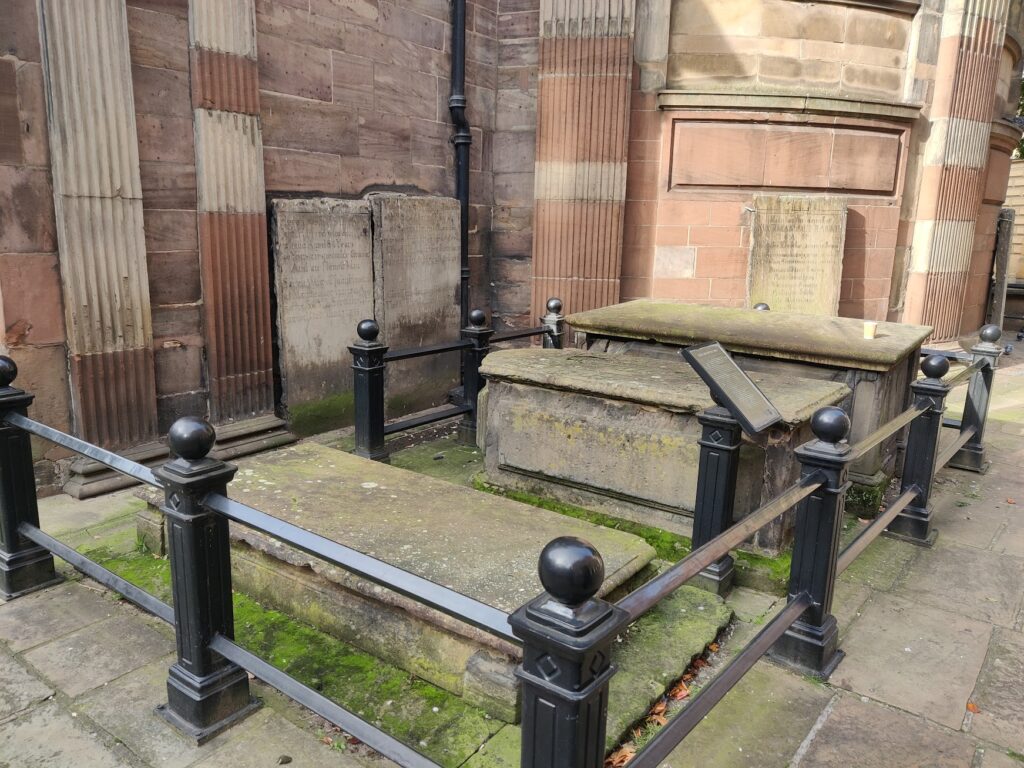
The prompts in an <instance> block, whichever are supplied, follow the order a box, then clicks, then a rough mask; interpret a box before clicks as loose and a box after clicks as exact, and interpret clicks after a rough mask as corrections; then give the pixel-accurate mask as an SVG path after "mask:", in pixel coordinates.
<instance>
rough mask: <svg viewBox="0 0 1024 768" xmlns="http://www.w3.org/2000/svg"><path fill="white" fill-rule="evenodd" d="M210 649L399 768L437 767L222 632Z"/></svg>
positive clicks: (211, 643)
mask: <svg viewBox="0 0 1024 768" xmlns="http://www.w3.org/2000/svg"><path fill="white" fill-rule="evenodd" d="M210 648H212V649H213V650H214V651H215V652H217V653H219V654H220V655H221V656H223V657H224V658H225V659H227V660H228V661H231V662H234V663H235V664H237V665H238V666H240V667H241V668H242V669H244V670H246V671H247V672H250V673H252V674H253V675H254V676H255V677H257V678H259V679H260V680H262V681H264V682H265V683H269V684H270V685H272V686H273V687H274V688H276V689H277V690H279V691H280V692H281V693H283V694H284V695H285V696H287V697H288V698H290V699H292V700H293V701H296V702H298V703H299V704H301V705H302V706H304V707H306V709H310V710H312V711H313V712H316V713H317V714H318V715H320V717H322V718H324V719H325V720H328V721H329V722H332V723H334V724H335V725H336V726H338V727H339V728H341V729H342V730H343V731H345V733H348V734H351V735H352V736H354V737H355V738H357V739H359V740H360V741H361V742H363V743H364V744H366V745H367V746H369V747H370V748H371V749H375V750H376V751H377V752H380V754H382V755H383V756H384V757H386V758H388V759H389V760H394V761H395V762H396V763H398V764H399V765H401V766H403V768H438V765H437V763H435V762H433V761H432V760H430V759H429V758H427V757H425V756H423V755H421V754H420V753H419V752H417V751H416V750H414V749H412V748H411V747H408V746H406V745H405V744H403V743H402V742H400V741H399V740H398V739H396V738H395V737H394V736H389V735H388V734H386V733H384V731H382V730H381V729H380V728H377V727H376V726H373V725H370V723H368V722H366V721H365V720H363V719H362V718H361V717H359V716H358V715H355V714H353V713H351V712H349V711H348V710H347V709H345V708H343V707H341V706H339V705H338V704H335V703H334V702H333V701H331V700H330V699H328V698H327V697H326V696H324V695H323V694H320V693H317V692H316V691H314V690H313V689H312V688H309V687H308V686H305V685H303V684H302V683H300V682H299V681H298V680H296V679H295V678H294V677H292V676H291V675H289V674H288V673H287V672H282V671H281V670H279V669H278V668H277V667H275V666H273V665H271V664H269V663H267V662H266V661H264V660H263V659H261V658H260V657H259V656H256V655H254V654H252V653H250V652H249V651H247V650H245V649H244V648H242V647H241V646H240V645H238V644H237V643H235V642H234V641H232V640H229V639H228V638H226V637H224V635H216V636H215V637H214V638H213V639H212V640H211V641H210Z"/></svg>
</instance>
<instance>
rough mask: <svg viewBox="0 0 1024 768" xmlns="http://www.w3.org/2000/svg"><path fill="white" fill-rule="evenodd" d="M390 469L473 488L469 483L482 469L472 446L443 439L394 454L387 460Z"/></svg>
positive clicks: (481, 463)
mask: <svg viewBox="0 0 1024 768" xmlns="http://www.w3.org/2000/svg"><path fill="white" fill-rule="evenodd" d="M391 466H393V467H400V468H402V469H408V470H410V471H412V472H419V473H420V474H423V475H429V476H430V477H436V478H437V479H439V480H447V481H448V482H450V483H455V484H457V485H465V486H469V487H473V479H474V478H475V477H476V475H477V474H479V473H480V471H481V470H482V469H483V466H484V457H483V454H482V453H480V451H479V449H477V447H476V446H474V445H466V444H464V443H460V442H459V440H458V439H457V438H456V437H443V438H441V439H439V440H431V441H430V442H429V443H422V444H420V445H414V446H411V447H409V448H406V449H404V450H401V451H396V452H395V453H394V454H393V455H392V456H391Z"/></svg>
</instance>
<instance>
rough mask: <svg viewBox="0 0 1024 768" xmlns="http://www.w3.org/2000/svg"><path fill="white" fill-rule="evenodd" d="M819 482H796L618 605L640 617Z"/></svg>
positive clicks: (633, 616) (819, 485)
mask: <svg viewBox="0 0 1024 768" xmlns="http://www.w3.org/2000/svg"><path fill="white" fill-rule="evenodd" d="M821 485H822V482H821V481H820V480H810V481H806V480H802V481H797V482H796V483H794V484H793V485H791V486H790V487H789V488H787V489H786V490H785V491H783V492H782V493H781V494H779V495H778V496H776V497H775V498H774V499H772V500H771V501H769V502H768V503H767V504H765V505H764V506H762V507H761V508H760V509H756V510H754V511H753V512H751V513H750V514H749V515H747V516H746V517H744V518H743V519H742V520H740V521H739V522H738V523H736V524H735V525H733V526H731V527H730V528H728V529H727V530H725V531H723V532H722V533H720V534H719V535H718V536H716V537H715V538H713V539H712V540H711V541H709V542H708V543H707V544H704V545H702V546H700V547H697V549H695V550H693V552H691V553H690V554H688V555H687V556H686V557H684V558H683V559H682V560H680V561H679V562H678V563H676V564H675V565H674V566H672V567H671V568H669V569H668V570H667V571H665V572H664V573H661V574H659V575H658V576H655V577H654V578H653V579H651V580H650V581H648V582H647V583H646V584H644V585H643V586H642V587H640V588H638V589H636V590H634V591H633V592H630V593H629V594H628V595H626V596H625V597H624V598H622V599H621V600H619V602H618V606H619V608H622V609H624V610H625V611H627V612H628V613H629V615H630V620H631V621H635V620H636V619H638V618H640V617H641V616H643V615H644V614H645V613H647V611H649V610H650V609H651V608H653V607H654V606H655V605H657V604H658V603H659V602H661V600H662V599H663V598H664V597H665V596H666V595H669V594H671V593H672V592H674V591H675V590H676V589H678V588H679V587H681V586H682V585H683V584H685V583H686V582H687V581H689V580H690V579H692V578H693V577H694V576H696V575H697V574H698V573H700V572H701V571H703V570H704V569H705V568H707V567H708V566H709V565H711V564H712V563H714V562H715V561H716V560H718V558H720V557H722V556H723V555H726V554H728V553H729V550H731V549H733V548H734V547H736V546H738V545H739V544H740V543H742V542H743V541H745V540H746V539H747V538H749V537H750V536H751V535H752V534H754V533H755V532H757V531H758V530H760V529H761V528H763V527H764V526H765V525H767V524H768V523H770V522H771V521H772V520H774V519H775V518H776V517H778V516H779V515H781V514H782V513H783V512H785V511H786V510H788V509H790V508H791V507H792V506H793V505H794V504H796V503H797V502H799V501H800V500H801V499H804V498H806V497H808V496H810V495H811V494H812V493H814V492H815V491H816V490H817V489H818V488H820V487H821Z"/></svg>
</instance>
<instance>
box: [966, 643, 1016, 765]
mask: <svg viewBox="0 0 1024 768" xmlns="http://www.w3.org/2000/svg"><path fill="white" fill-rule="evenodd" d="M1022 698H1024V635H1021V634H1020V633H1019V632H1013V631H1010V630H1008V629H1003V628H1002V627H996V629H995V630H994V631H993V633H992V641H991V642H990V643H989V647H988V655H987V656H986V658H985V666H983V667H982V669H981V675H980V676H979V677H978V685H977V688H975V690H974V696H973V699H972V700H973V701H974V703H975V704H977V705H978V709H979V710H980V711H979V712H977V713H975V714H974V716H973V718H972V719H971V733H973V734H974V735H976V736H979V737H981V738H983V739H986V740H988V741H992V742H995V743H996V744H999V745H1000V746H1003V747H1008V748H1010V749H1013V750H1014V751H1016V752H1018V753H1024V704H1022V701H1021V700H1022Z"/></svg>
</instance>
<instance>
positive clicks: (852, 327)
mask: <svg viewBox="0 0 1024 768" xmlns="http://www.w3.org/2000/svg"><path fill="white" fill-rule="evenodd" d="M568 321H569V323H570V325H572V327H573V328H574V329H576V330H577V331H583V332H585V333H587V334H592V335H595V336H608V337H613V338H625V339H640V340H644V341H655V342H661V343H663V344H672V345H676V346H687V345H690V344H699V343H701V342H704V341H718V342H721V344H722V346H723V347H725V348H726V349H728V350H729V351H730V352H739V353H743V354H749V355H756V356H759V357H768V358H777V359H782V360H799V361H803V362H808V363H814V364H817V365H827V366H832V367H835V368H855V369H860V370H868V371H887V370H889V369H890V368H892V367H893V366H894V365H895V364H896V363H898V362H900V361H902V360H904V359H906V358H907V357H908V356H910V355H911V354H913V353H915V352H916V351H917V349H918V347H920V346H921V343H922V342H923V341H924V340H925V339H927V338H928V336H930V335H931V332H932V329H931V328H930V327H928V326H924V325H909V324H904V323H879V324H878V331H877V338H874V339H865V338H864V321H863V320H858V319H855V318H850V317H824V316H822V315H806V314H799V313H795V312H776V311H775V310H774V309H773V310H772V311H770V312H758V311H756V310H753V309H736V308H731V307H708V306H705V305H702V304H686V303H684V302H680V301H672V300H669V299H637V300H636V301H628V302H625V303H624V304H613V305H612V306H609V307H602V308H601V309H592V310H590V311H588V312H578V313H576V314H574V315H570V316H569V318H568Z"/></svg>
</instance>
